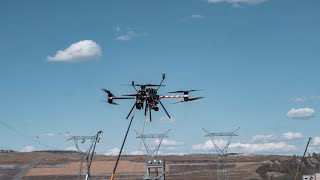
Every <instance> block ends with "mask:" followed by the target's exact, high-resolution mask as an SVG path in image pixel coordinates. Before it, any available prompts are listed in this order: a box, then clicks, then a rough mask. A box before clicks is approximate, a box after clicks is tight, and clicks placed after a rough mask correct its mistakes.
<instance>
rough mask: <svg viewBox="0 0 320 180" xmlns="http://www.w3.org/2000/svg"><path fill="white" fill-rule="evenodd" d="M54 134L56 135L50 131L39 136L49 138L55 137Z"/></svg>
mask: <svg viewBox="0 0 320 180" xmlns="http://www.w3.org/2000/svg"><path fill="white" fill-rule="evenodd" d="M53 136H54V134H53V133H48V134H41V135H38V136H37V138H49V137H53Z"/></svg>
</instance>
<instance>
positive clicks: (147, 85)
mask: <svg viewBox="0 0 320 180" xmlns="http://www.w3.org/2000/svg"><path fill="white" fill-rule="evenodd" d="M134 86H139V87H140V86H145V87H158V86H166V85H162V84H134Z"/></svg>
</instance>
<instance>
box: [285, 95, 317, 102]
mask: <svg viewBox="0 0 320 180" xmlns="http://www.w3.org/2000/svg"><path fill="white" fill-rule="evenodd" d="M319 100H320V96H300V97H293V98H291V99H290V101H292V102H296V103H300V102H305V101H319Z"/></svg>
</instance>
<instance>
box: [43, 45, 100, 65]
mask: <svg viewBox="0 0 320 180" xmlns="http://www.w3.org/2000/svg"><path fill="white" fill-rule="evenodd" d="M99 56H101V47H100V46H99V44H97V43H96V42H94V41H92V40H83V41H79V42H76V43H74V44H71V45H70V46H69V47H68V48H67V49H64V50H59V51H58V52H57V53H56V54H55V55H54V56H53V57H52V56H48V57H47V59H48V61H54V62H75V61H79V60H89V59H94V58H97V57H99Z"/></svg>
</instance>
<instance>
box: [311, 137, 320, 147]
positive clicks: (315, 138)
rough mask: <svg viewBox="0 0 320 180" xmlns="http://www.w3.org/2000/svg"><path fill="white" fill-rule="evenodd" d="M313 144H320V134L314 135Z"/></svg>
mask: <svg viewBox="0 0 320 180" xmlns="http://www.w3.org/2000/svg"><path fill="white" fill-rule="evenodd" d="M312 145H313V146H320V136H318V137H314V138H313V139H312Z"/></svg>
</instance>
